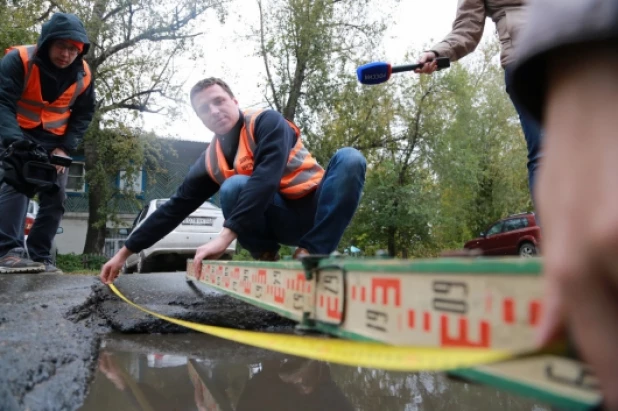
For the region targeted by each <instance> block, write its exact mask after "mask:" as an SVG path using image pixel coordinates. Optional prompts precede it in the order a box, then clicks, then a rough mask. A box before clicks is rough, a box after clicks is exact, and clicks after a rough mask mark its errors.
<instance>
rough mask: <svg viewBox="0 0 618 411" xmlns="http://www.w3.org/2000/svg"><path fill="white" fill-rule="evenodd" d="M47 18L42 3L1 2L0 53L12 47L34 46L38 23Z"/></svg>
mask: <svg viewBox="0 0 618 411" xmlns="http://www.w3.org/2000/svg"><path fill="white" fill-rule="evenodd" d="M45 16H46V12H45V9H44V8H43V2H42V1H6V0H5V1H1V2H0V21H2V25H1V26H0V51H1V52H2V55H4V50H5V49H6V48H8V47H11V46H19V45H25V44H33V43H35V42H36V40H37V38H38V32H37V25H38V22H39V21H40V20H41V19H42V18H44V17H45Z"/></svg>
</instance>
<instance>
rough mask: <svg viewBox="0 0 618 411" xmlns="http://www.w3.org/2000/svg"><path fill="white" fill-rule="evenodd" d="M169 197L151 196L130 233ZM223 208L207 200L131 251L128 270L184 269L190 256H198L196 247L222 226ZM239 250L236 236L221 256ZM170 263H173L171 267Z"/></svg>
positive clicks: (124, 268)
mask: <svg viewBox="0 0 618 411" xmlns="http://www.w3.org/2000/svg"><path fill="white" fill-rule="evenodd" d="M168 200H169V199H155V200H151V201H150V202H149V203H148V204H146V206H144V208H143V209H142V210H141V211H140V212H139V214H138V215H137V217H135V220H134V221H133V227H132V228H131V230H130V234H129V238H131V234H132V233H133V232H134V231H135V229H137V228H138V227H139V226H140V225H142V224H143V223H144V221H145V220H146V219H147V218H148V217H150V216H151V215H152V213H154V212H155V210H156V209H158V208H159V207H161V205H163V204H164V203H165V202H166V201H168ZM223 221H224V218H223V211H221V209H220V208H219V207H217V206H216V205H214V204H212V203H210V202H208V201H207V202H205V203H204V204H202V205H201V206H200V207H198V209H197V210H195V211H194V212H193V213H192V214H191V215H189V216H188V217H187V218H185V219H184V221H183V222H181V223H180V224H179V225H178V226H177V227H176V228H175V229H174V230H173V231H172V232H170V233H169V234H168V235H166V236H165V237H163V238H162V239H161V240H159V241H157V242H156V243H155V244H154V245H152V246H151V247H149V248H147V249H145V250H142V251H141V252H140V253H138V254H133V255H131V256H130V257H129V258H128V259H127V261H126V263H125V265H124V267H123V271H124V272H125V273H132V272H138V273H145V272H152V271H154V270H155V268H157V271H158V270H160V269H163V268H165V269H166V270H169V269H180V270H183V269H184V267H185V266H186V260H187V258H192V257H194V256H195V251H196V250H197V248H198V247H199V246H201V245H203V244H205V243H207V242H209V241H210V240H212V239H213V238H215V237H216V236H217V235H219V233H220V232H221V231H222V230H223ZM235 252H236V240H234V241H233V242H232V243H231V244H230V246H229V247H228V249H227V250H226V252H225V254H224V255H223V256H222V257H221V258H222V259H231V258H232V256H233V255H234V254H235ZM170 266H171V267H170Z"/></svg>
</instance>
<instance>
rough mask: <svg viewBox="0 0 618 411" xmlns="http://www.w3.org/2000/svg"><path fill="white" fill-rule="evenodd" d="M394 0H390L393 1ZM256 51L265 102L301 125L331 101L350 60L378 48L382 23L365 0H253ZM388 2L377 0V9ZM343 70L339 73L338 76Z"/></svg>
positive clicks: (343, 81) (367, 54)
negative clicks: (261, 65) (263, 79)
mask: <svg viewBox="0 0 618 411" xmlns="http://www.w3.org/2000/svg"><path fill="white" fill-rule="evenodd" d="M397 1H398V0H391V3H396V2H397ZM257 4H258V8H259V13H260V27H259V29H257V30H256V37H257V38H258V39H259V44H260V49H259V55H260V56H261V57H262V58H263V60H264V67H265V69H266V82H265V85H264V87H265V96H266V99H267V101H268V102H269V104H270V106H271V107H272V108H273V109H275V110H277V111H279V112H280V113H282V114H283V116H284V117H286V118H287V119H289V120H291V121H296V122H298V124H299V125H300V126H301V129H309V128H310V122H311V120H312V116H313V115H314V114H315V113H317V112H319V111H321V110H324V109H326V110H328V109H330V106H331V96H332V93H333V92H336V90H337V88H338V87H339V86H340V85H342V84H344V83H345V82H346V81H347V76H349V74H348V73H349V69H350V67H349V64H350V63H353V62H355V61H356V60H355V59H356V58H357V57H358V56H359V55H361V54H365V55H366V56H371V55H374V54H375V51H374V50H378V49H379V44H380V39H381V36H382V33H383V32H384V30H385V28H386V26H385V23H384V21H382V19H381V18H380V17H379V16H378V18H376V19H375V20H371V19H369V18H368V16H369V15H371V14H374V15H377V14H379V13H378V12H377V10H372V13H370V12H369V10H370V9H371V4H372V2H370V1H368V0H269V1H267V0H257ZM386 6H387V4H385V2H382V3H381V4H380V8H381V9H385V8H386ZM342 73H345V74H344V77H343V78H341V77H340V76H341V75H342Z"/></svg>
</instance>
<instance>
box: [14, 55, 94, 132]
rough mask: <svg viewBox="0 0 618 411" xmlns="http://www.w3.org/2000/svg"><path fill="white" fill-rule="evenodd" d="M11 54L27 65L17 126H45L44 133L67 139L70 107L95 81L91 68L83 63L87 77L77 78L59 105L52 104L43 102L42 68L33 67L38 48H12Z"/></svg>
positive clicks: (18, 109) (57, 101)
mask: <svg viewBox="0 0 618 411" xmlns="http://www.w3.org/2000/svg"><path fill="white" fill-rule="evenodd" d="M11 50H18V51H19V56H20V57H21V61H22V63H23V64H24V91H23V92H22V94H21V98H20V99H19V101H18V102H17V123H18V124H19V126H20V127H22V128H26V129H30V128H35V127H37V126H38V125H39V124H42V125H43V128H44V129H45V130H47V131H49V132H51V133H53V134H56V135H59V136H62V135H64V133H65V131H66V129H67V125H68V124H69V118H70V117H71V107H72V106H73V104H74V103H75V100H76V99H77V97H78V96H79V95H80V94H82V93H83V92H84V91H85V90H86V89H87V88H88V86H89V85H90V82H91V81H92V74H91V72H90V66H88V63H86V61H85V60H83V63H84V72H85V74H84V75H83V76H82V75H78V78H77V81H76V82H75V83H73V84H72V85H71V86H70V87H69V88H68V89H66V90H65V91H64V93H62V95H61V96H60V97H58V98H57V99H56V101H54V102H53V103H49V102H47V101H43V96H42V93H41V77H40V75H39V67H38V66H37V65H36V64H34V59H33V57H34V54H35V53H36V50H37V48H36V46H34V45H31V46H14V47H9V48H8V49H6V53H8V52H9V51H11Z"/></svg>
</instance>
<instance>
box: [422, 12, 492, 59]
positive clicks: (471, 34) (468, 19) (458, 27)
mask: <svg viewBox="0 0 618 411" xmlns="http://www.w3.org/2000/svg"><path fill="white" fill-rule="evenodd" d="M486 17H487V14H486V10H485V2H484V1H483V0H459V4H458V6H457V15H456V16H455V22H454V23H453V29H452V30H451V32H450V33H449V34H448V35H447V36H446V37H445V38H444V40H442V41H441V42H439V43H438V44H436V45H434V46H433V47H432V48H431V51H434V52H436V53H438V55H439V56H441V57H448V58H449V59H450V60H451V61H457V60H459V59H461V58H463V57H465V56H466V55H468V54H470V53H472V52H473V51H474V50H475V49H476V47H477V46H478V44H479V42H480V41H481V38H482V37H483V30H484V29H485V19H486Z"/></svg>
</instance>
